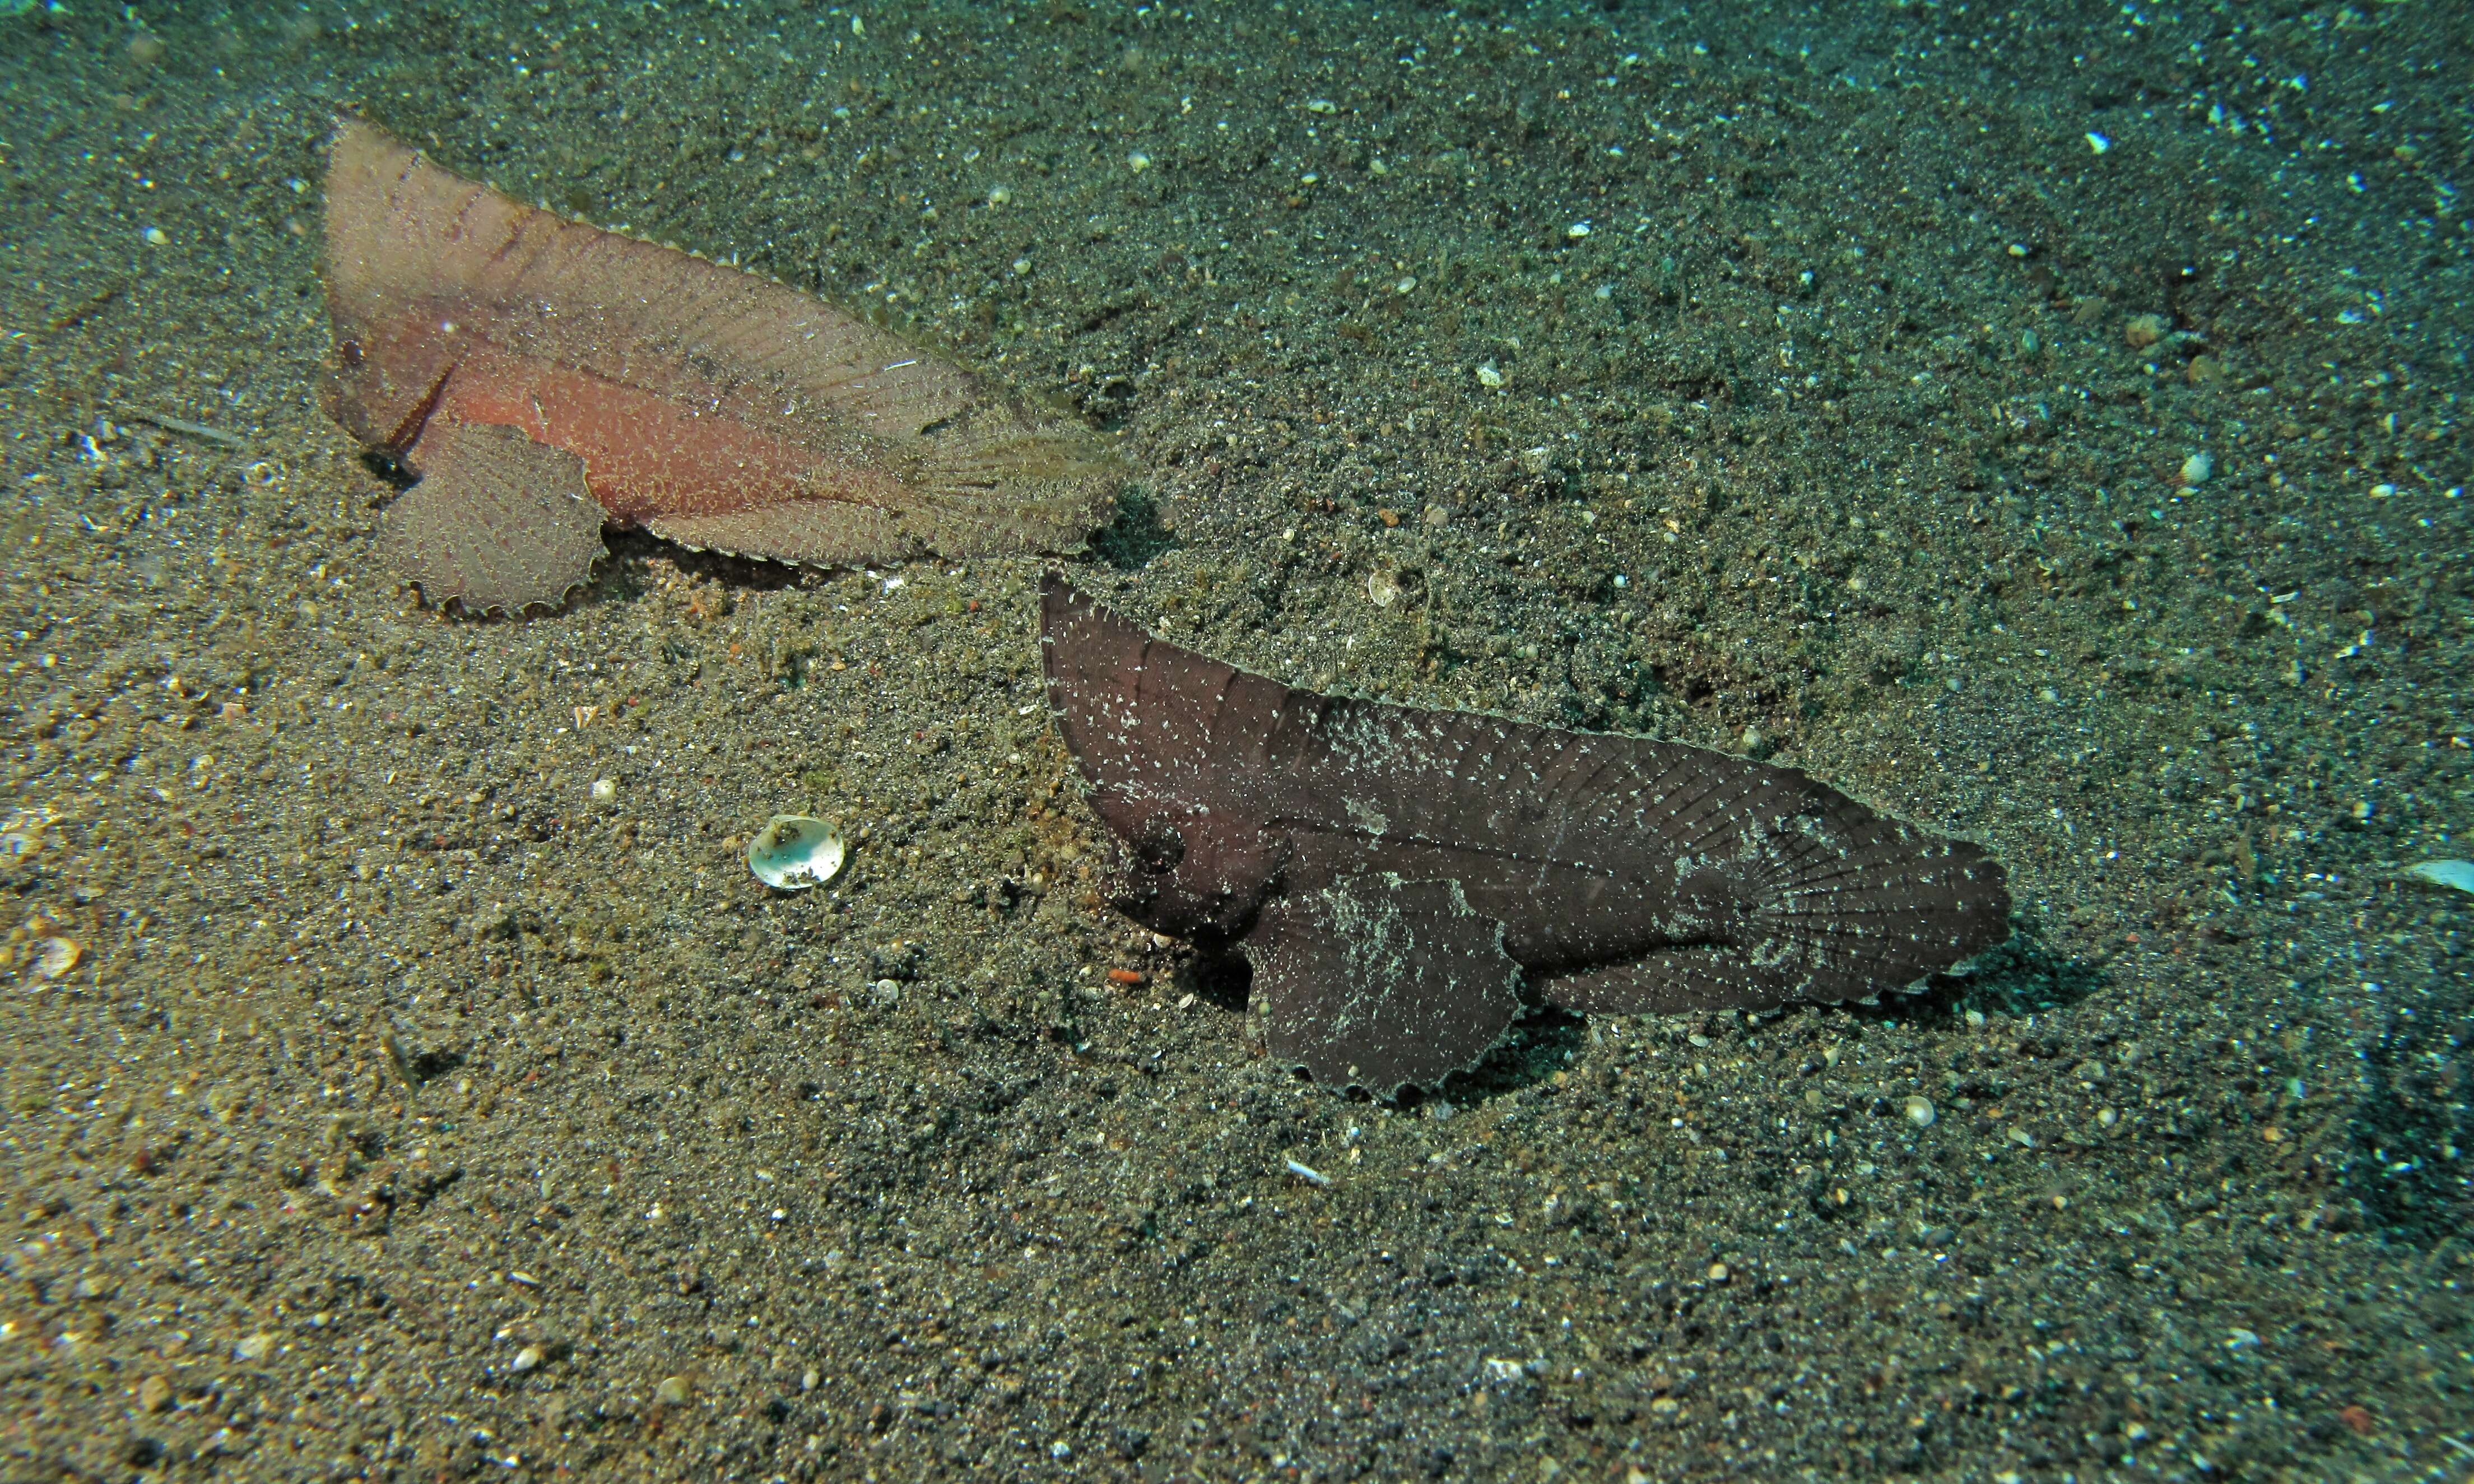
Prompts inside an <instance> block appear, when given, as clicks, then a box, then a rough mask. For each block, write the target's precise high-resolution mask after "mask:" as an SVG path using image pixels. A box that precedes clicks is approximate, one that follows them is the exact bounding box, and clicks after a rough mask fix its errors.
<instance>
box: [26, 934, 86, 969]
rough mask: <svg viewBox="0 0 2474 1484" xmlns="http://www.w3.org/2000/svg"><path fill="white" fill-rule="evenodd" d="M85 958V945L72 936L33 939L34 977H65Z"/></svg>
mask: <svg viewBox="0 0 2474 1484" xmlns="http://www.w3.org/2000/svg"><path fill="white" fill-rule="evenodd" d="M82 961H85V945H84V944H82V943H80V942H79V941H78V940H77V939H76V938H73V937H38V938H36V939H35V977H36V978H37V979H66V978H67V977H68V975H69V971H70V970H72V969H74V968H76V967H77V966H78V964H79V963H80V962H82Z"/></svg>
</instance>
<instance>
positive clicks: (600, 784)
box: [593, 778, 618, 804]
mask: <svg viewBox="0 0 2474 1484" xmlns="http://www.w3.org/2000/svg"><path fill="white" fill-rule="evenodd" d="M617 797H618V779H616V778H595V779H594V780H593V801H594V803H596V804H607V803H609V802H610V801H611V800H612V799H615V798H617Z"/></svg>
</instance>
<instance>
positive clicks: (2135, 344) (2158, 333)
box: [2122, 314, 2165, 351]
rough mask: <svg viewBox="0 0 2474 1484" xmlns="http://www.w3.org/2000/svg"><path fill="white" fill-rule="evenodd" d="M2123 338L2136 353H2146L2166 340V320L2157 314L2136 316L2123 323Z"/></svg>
mask: <svg viewBox="0 0 2474 1484" xmlns="http://www.w3.org/2000/svg"><path fill="white" fill-rule="evenodd" d="M2164 338H2165V318H2164V316H2162V315H2157V314H2134V315H2132V316H2131V317H2130V318H2129V319H2128V320H2126V321H2124V322H2123V323H2122V339H2123V340H2124V341H2126V342H2128V343H2129V346H2130V348H2131V349H2132V350H2134V351H2144V350H2147V348H2148V347H2149V346H2151V345H2154V344H2155V343H2156V342H2157V341H2159V340H2162V339H2164Z"/></svg>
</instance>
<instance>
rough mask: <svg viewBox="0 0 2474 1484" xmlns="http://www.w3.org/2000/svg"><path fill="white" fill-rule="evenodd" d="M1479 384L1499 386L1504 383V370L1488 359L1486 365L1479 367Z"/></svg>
mask: <svg viewBox="0 0 2474 1484" xmlns="http://www.w3.org/2000/svg"><path fill="white" fill-rule="evenodd" d="M1477 384H1478V385H1480V386H1485V387H1499V386H1501V385H1503V372H1502V370H1501V369H1500V368H1498V367H1497V366H1496V365H1495V364H1494V362H1492V361H1488V362H1487V363H1486V364H1485V365H1483V366H1480V367H1478V368H1477Z"/></svg>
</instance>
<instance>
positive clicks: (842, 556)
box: [645, 498, 926, 567]
mask: <svg viewBox="0 0 2474 1484" xmlns="http://www.w3.org/2000/svg"><path fill="white" fill-rule="evenodd" d="M645 529H647V530H649V531H651V532H652V533H653V534H654V535H656V536H659V537H661V538H662V539H663V540H664V541H675V542H677V543H678V544H679V545H680V546H683V547H689V548H691V549H692V550H697V551H724V552H728V553H729V554H731V555H733V556H761V557H769V558H771V559H773V560H775V561H780V562H806V563H808V564H810V565H812V566H816V567H839V566H845V565H849V564H851V563H856V562H863V561H870V560H878V561H882V560H885V559H886V558H887V557H888V556H890V555H901V554H908V553H909V552H910V551H911V550H912V549H914V548H920V547H925V545H926V544H925V543H924V542H921V541H919V540H917V539H916V538H915V537H914V536H913V534H912V533H911V532H910V531H908V530H906V529H905V523H904V520H903V513H902V512H901V511H898V510H887V509H885V508H883V507H882V506H878V505H869V504H861V503H860V502H859V501H856V500H844V499H821V498H819V499H790V500H783V501H780V502H778V503H775V504H770V505H757V506H753V507H751V508H749V509H745V510H727V511H722V512H719V513H717V514H714V515H686V514H682V515H657V516H655V517H653V518H652V519H651V520H649V521H647V522H646V523H645Z"/></svg>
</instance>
